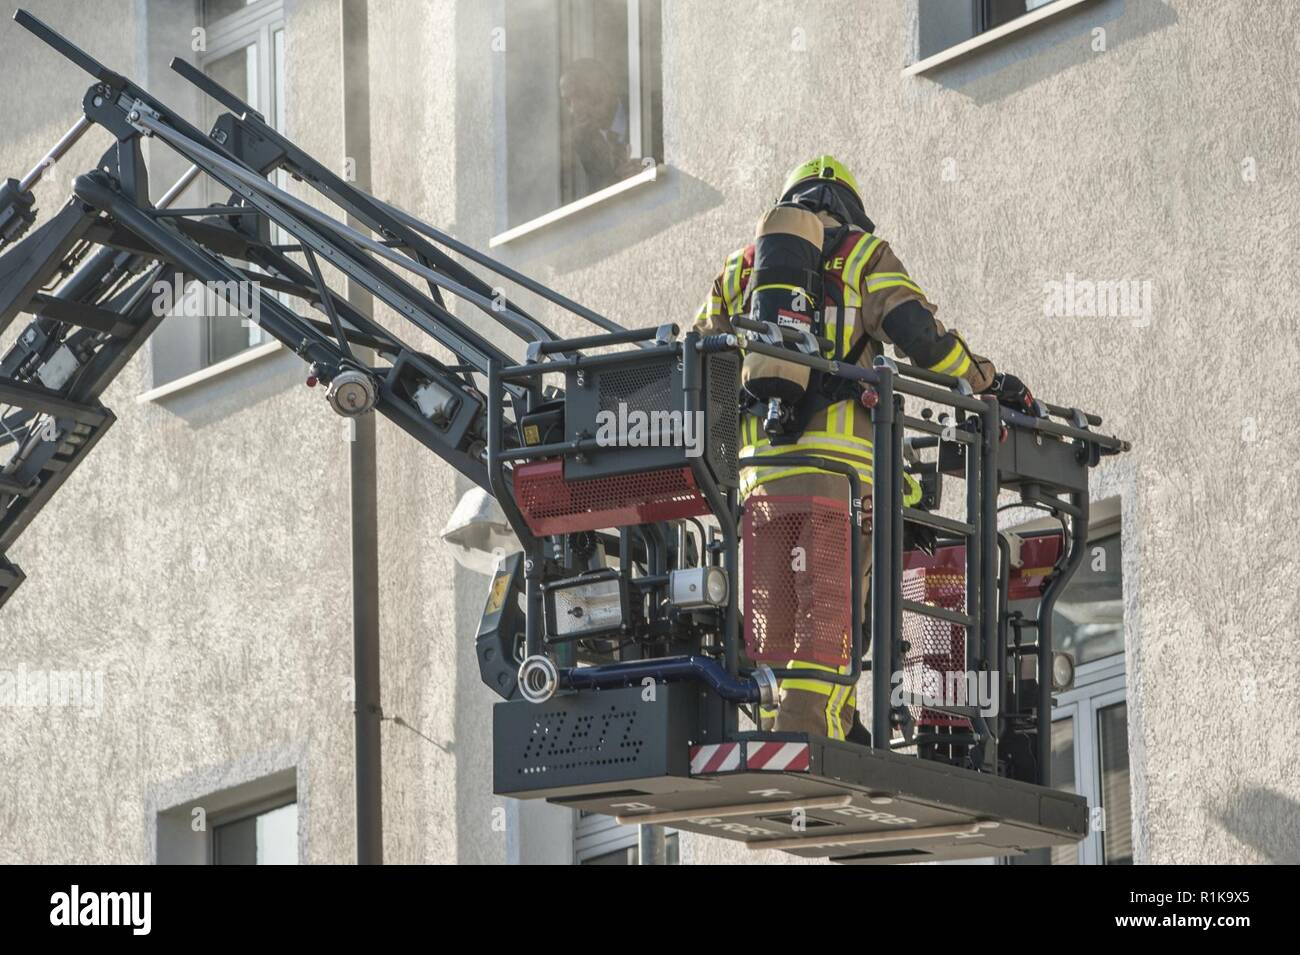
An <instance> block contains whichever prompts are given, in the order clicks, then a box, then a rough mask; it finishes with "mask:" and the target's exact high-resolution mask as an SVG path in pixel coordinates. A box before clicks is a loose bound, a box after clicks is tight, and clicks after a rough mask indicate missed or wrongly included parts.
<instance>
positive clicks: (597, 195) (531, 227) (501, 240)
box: [488, 165, 663, 249]
mask: <svg viewBox="0 0 1300 955" xmlns="http://www.w3.org/2000/svg"><path fill="white" fill-rule="evenodd" d="M662 168H663V167H662V165H654V166H648V167H647V168H646V169H645V170H643V171H642V172H639V173H637V174H636V175H635V176H629V177H628V178H627V179H624V180H623V181H622V182H616V183H614V185H612V186H606V187H605V188H604V189H601V190H599V191H597V192H593V193H592V194H591V195H589V196H583V197H582V198H581V199H579V200H577V201H576V202H570V203H569V204H568V205H564V206H560V208H558V209H555V210H554V211H552V212H548V213H546V215H544V216H538V217H537V218H536V219H529V220H528V221H527V222H523V223H520V224H519V225H517V226H515V227H514V228H513V229H507V230H506V231H505V232H502V233H500V234H498V235H494V236H492V238H490V239H488V248H490V249H495V248H496V247H497V246H500V245H505V244H506V243H507V242H513V241H514V240H516V239H520V238H523V237H524V236H526V235H529V234H531V233H533V232H536V231H537V230H539V229H544V228H546V227H547V226H548V225H551V224H553V223H555V222H561V221H563V220H564V219H567V218H569V217H570V216H573V215H576V214H577V213H579V212H582V211H583V210H584V209H590V208H591V207H592V206H594V205H599V204H600V203H602V202H605V201H607V200H609V199H612V198H614V197H615V196H618V195H622V194H623V193H625V192H629V191H631V190H633V189H636V188H637V187H638V186H642V185H645V184H646V183H648V182H654V181H655V180H656V179H658V178H659V176H660V173H661V170H662Z"/></svg>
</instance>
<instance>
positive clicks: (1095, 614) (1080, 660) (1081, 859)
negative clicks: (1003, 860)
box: [1011, 501, 1133, 865]
mask: <svg viewBox="0 0 1300 955" xmlns="http://www.w3.org/2000/svg"><path fill="white" fill-rule="evenodd" d="M1094 511H1095V517H1094V520H1093V523H1092V525H1091V527H1090V528H1089V534H1088V545H1087V551H1086V552H1085V556H1084V561H1083V564H1082V565H1081V566H1080V567H1079V569H1078V571H1076V572H1075V575H1074V577H1073V579H1072V580H1071V581H1070V583H1069V585H1068V586H1067V587H1066V588H1065V592H1064V593H1062V594H1061V597H1060V599H1059V600H1058V601H1057V604H1056V608H1055V611H1054V613H1053V618H1052V619H1053V625H1052V644H1053V647H1054V648H1055V649H1057V650H1064V651H1067V652H1069V653H1072V654H1073V655H1074V658H1075V665H1076V671H1075V680H1074V686H1072V687H1071V688H1070V689H1068V690H1065V691H1063V692H1061V693H1058V694H1056V707H1055V709H1054V710H1053V712H1052V786H1053V788H1055V789H1059V790H1062V791H1064V792H1072V793H1079V794H1080V795H1083V796H1085V797H1087V800H1088V806H1089V809H1090V811H1091V822H1090V825H1089V832H1088V835H1087V837H1086V838H1084V839H1083V841H1081V842H1079V843H1078V844H1076V845H1073V846H1056V847H1054V848H1053V849H1052V850H1051V852H1050V862H1051V864H1052V865H1131V864H1132V862H1133V826H1132V811H1131V806H1130V801H1129V797H1130V790H1129V761H1128V706H1127V703H1126V702H1125V701H1126V698H1127V690H1126V689H1125V662H1124V594H1123V579H1122V574H1121V562H1120V557H1121V549H1120V544H1121V541H1120V533H1119V513H1118V502H1117V501H1105V502H1102V503H1101V504H1100V505H1094ZM1050 523H1051V522H1048V523H1047V524H1040V523H1037V522H1036V523H1035V524H1032V525H1027V526H1026V527H1025V528H1022V529H1020V532H1021V533H1025V534H1030V533H1035V532H1040V531H1045V530H1047V529H1048V526H1049V525H1050ZM1034 606H1035V605H1034V604H1033V603H1027V604H1025V605H1024V606H1018V605H1017V604H1012V607H1011V609H1020V610H1022V611H1023V612H1024V613H1026V614H1027V615H1029V614H1032V612H1033V607H1034ZM1026 634H1027V635H1032V631H1026ZM1031 639H1032V636H1031ZM1047 856H1048V853H1046V852H1042V853H1031V854H1030V855H1029V856H1028V857H1026V858H1024V859H1021V860H1016V861H1021V862H1029V863H1033V862H1047V861H1049V860H1048V858H1047Z"/></svg>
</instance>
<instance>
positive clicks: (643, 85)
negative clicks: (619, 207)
mask: <svg viewBox="0 0 1300 955" xmlns="http://www.w3.org/2000/svg"><path fill="white" fill-rule="evenodd" d="M623 2H624V3H625V4H626V6H627V45H628V50H627V53H628V63H627V72H628V83H627V86H628V91H627V95H628V108H627V114H628V122H627V127H628V153H629V155H633V156H637V157H639V158H640V159H641V162H642V169H641V171H640V172H639V173H636V174H635V175H632V176H628V177H627V178H626V179H622V180H620V181H618V182H615V183H611V184H610V185H608V186H605V187H604V188H602V189H597V190H596V191H595V192H590V193H588V194H587V195H585V196H581V197H579V198H577V199H573V200H571V201H569V202H564V203H561V204H560V205H558V206H556V207H555V208H554V209H552V210H550V211H549V212H544V213H542V214H541V215H539V216H534V217H533V218H531V219H527V220H525V221H523V222H521V223H519V224H518V225H514V226H512V225H510V224H509V222H510V210H509V207H508V201H507V200H506V198H505V196H506V191H507V190H506V188H505V177H506V176H508V175H509V161H508V155H509V154H508V147H507V146H506V143H508V141H509V136H510V131H509V129H508V128H507V126H506V119H505V102H504V101H505V98H506V96H507V95H508V92H507V90H506V76H505V73H504V72H502V73H500V74H499V75H498V76H497V77H496V79H495V82H496V84H497V86H498V90H499V94H498V100H499V103H498V108H499V109H500V111H501V118H500V130H501V132H500V133H499V134H498V135H499V136H500V137H501V142H500V144H499V146H498V149H499V156H500V158H501V160H502V161H501V162H499V163H498V169H500V170H501V172H500V174H499V176H498V179H497V182H496V188H497V189H498V191H499V192H500V194H501V195H502V197H503V198H502V201H501V202H500V204H499V206H498V214H499V215H500V217H501V218H500V219H499V221H498V225H504V226H505V228H504V229H502V230H501V231H500V232H497V233H495V234H494V235H492V236H491V237H490V238H489V239H488V248H490V249H494V248H497V247H498V246H502V245H505V244H507V243H509V242H513V241H515V240H517V239H521V238H523V237H524V236H527V235H531V234H532V233H535V232H537V231H539V230H541V229H544V228H546V227H547V226H550V225H553V224H554V223H557V222H561V221H563V220H565V219H568V218H571V217H572V216H574V215H577V214H578V213H580V212H582V211H584V210H585V209H589V208H591V207H592V206H595V205H600V204H602V203H604V202H607V201H608V200H610V199H613V198H615V197H616V196H619V195H622V194H623V193H625V192H629V191H631V190H633V189H636V188H638V187H640V186H644V185H646V184H648V183H652V182H655V181H656V180H657V179H658V178H659V176H660V175H661V174H662V172H663V171H664V169H665V167H666V160H665V159H664V158H658V159H655V161H654V162H647V160H649V159H653V158H654V157H651V156H646V155H644V153H645V152H646V149H645V135H646V129H647V123H646V118H645V110H646V108H647V107H646V100H647V99H649V91H650V86H649V83H648V80H647V74H646V72H645V69H644V64H643V62H642V61H643V54H644V46H645V44H644V42H643V37H642V28H641V21H642V16H641V2H642V0H623ZM557 15H558V14H557ZM659 18H660V23H661V24H662V22H663V6H662V3H661V4H660V7H659ZM661 30H662V26H661ZM507 49H508V48H507ZM662 69H663V43H662V35H661V38H660V71H661V72H662ZM663 121H664V120H663V114H662V112H661V113H660V116H659V123H660V126H661V127H662V125H663ZM660 131H661V133H662V128H661V130H660ZM661 138H662V137H661Z"/></svg>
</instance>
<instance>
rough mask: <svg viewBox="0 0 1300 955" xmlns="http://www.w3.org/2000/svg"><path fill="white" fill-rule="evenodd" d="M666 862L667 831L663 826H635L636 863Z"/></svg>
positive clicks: (657, 863) (660, 863) (662, 863)
mask: <svg viewBox="0 0 1300 955" xmlns="http://www.w3.org/2000/svg"><path fill="white" fill-rule="evenodd" d="M667 864H668V833H667V831H666V830H665V829H664V827H663V826H655V825H641V826H637V865H667Z"/></svg>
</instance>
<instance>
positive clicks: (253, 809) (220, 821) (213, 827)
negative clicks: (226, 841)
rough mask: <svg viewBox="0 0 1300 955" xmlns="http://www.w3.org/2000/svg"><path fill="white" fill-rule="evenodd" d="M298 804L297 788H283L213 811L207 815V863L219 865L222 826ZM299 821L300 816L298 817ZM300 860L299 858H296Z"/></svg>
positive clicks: (295, 854)
mask: <svg viewBox="0 0 1300 955" xmlns="http://www.w3.org/2000/svg"><path fill="white" fill-rule="evenodd" d="M296 805H298V791H297V789H290V790H285V791H283V792H279V793H275V794H273V795H271V796H267V797H266V798H264V799H259V800H255V801H253V802H250V803H246V804H244V805H241V806H232V807H231V808H229V809H224V810H222V811H220V812H217V813H213V814H212V815H211V816H209V817H208V821H207V822H208V830H207V837H208V865H220V864H221V863H220V862H218V861H217V830H218V829H220V828H221V827H222V826H229V825H233V824H234V823H237V822H244V821H245V820H248V819H253V818H256V817H257V816H262V815H265V814H267V813H269V812H274V811H275V810H277V809H283V808H285V807H286V806H296ZM300 823H301V817H300ZM297 855H298V853H297V849H296V848H295V851H294V857H295V860H297ZM297 861H301V860H297Z"/></svg>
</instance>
